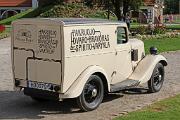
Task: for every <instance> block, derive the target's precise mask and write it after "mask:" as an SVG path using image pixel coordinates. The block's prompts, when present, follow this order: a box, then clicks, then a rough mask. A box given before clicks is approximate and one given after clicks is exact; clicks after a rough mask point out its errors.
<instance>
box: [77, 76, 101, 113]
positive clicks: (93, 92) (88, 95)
mask: <svg viewBox="0 0 180 120" xmlns="http://www.w3.org/2000/svg"><path fill="white" fill-rule="evenodd" d="M103 97H104V86H103V82H102V80H101V78H100V77H99V76H97V75H92V76H90V78H89V79H88V81H87V82H86V84H85V86H84V89H83V91H82V93H81V95H80V96H79V97H78V98H77V103H78V105H79V107H80V108H81V110H83V111H91V110H94V109H96V108H97V107H98V106H99V105H100V103H101V102H102V100H103Z"/></svg>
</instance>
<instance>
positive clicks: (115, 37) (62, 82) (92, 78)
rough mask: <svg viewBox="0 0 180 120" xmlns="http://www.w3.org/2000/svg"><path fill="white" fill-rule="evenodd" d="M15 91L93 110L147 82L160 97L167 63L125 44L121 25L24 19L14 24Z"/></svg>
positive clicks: (153, 50) (125, 31) (126, 39)
mask: <svg viewBox="0 0 180 120" xmlns="http://www.w3.org/2000/svg"><path fill="white" fill-rule="evenodd" d="M12 26H13V32H12V64H13V73H14V88H15V90H18V91H19V90H23V91H24V94H25V95H28V96H31V97H32V98H33V99H35V100H45V99H51V100H63V99H67V98H77V102H78V104H79V106H80V108H81V109H82V110H84V111H90V110H94V109H96V108H97V107H98V106H99V105H100V103H101V102H102V100H103V96H104V94H105V93H108V92H115V91H120V90H124V89H129V88H132V87H135V86H138V85H140V84H143V83H145V82H148V87H149V91H150V92H158V91H159V90H160V89H161V87H162V84H163V81H164V66H166V65H167V61H166V59H165V58H164V57H163V56H161V55H157V49H156V48H154V47H152V48H151V49H150V52H151V54H150V55H146V56H145V52H144V44H143V42H142V41H141V40H138V39H129V37H128V29H127V26H126V24H125V23H121V22H114V21H107V20H96V19H72V18H69V19H22V20H18V21H15V22H13V24H12Z"/></svg>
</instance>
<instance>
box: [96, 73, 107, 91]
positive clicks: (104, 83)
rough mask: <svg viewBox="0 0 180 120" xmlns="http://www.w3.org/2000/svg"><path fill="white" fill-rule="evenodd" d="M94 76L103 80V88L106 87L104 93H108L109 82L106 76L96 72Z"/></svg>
mask: <svg viewBox="0 0 180 120" xmlns="http://www.w3.org/2000/svg"><path fill="white" fill-rule="evenodd" d="M93 75H97V76H99V77H100V78H101V80H102V82H103V86H104V92H105V93H108V91H109V90H108V82H107V78H106V76H105V75H104V74H103V73H101V72H95V73H94V74H93Z"/></svg>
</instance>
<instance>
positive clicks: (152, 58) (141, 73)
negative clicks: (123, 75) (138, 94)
mask: <svg viewBox="0 0 180 120" xmlns="http://www.w3.org/2000/svg"><path fill="white" fill-rule="evenodd" d="M159 62H160V63H162V64H163V65H164V66H167V60H166V58H165V57H164V56H162V55H147V56H146V57H145V58H143V59H142V60H141V61H140V62H139V63H138V66H137V67H136V69H135V70H134V72H133V73H132V75H131V76H130V77H129V79H132V80H138V81H139V82H140V84H143V83H146V82H147V81H149V80H150V78H151V76H152V73H153V70H154V68H155V66H156V64H157V63H159Z"/></svg>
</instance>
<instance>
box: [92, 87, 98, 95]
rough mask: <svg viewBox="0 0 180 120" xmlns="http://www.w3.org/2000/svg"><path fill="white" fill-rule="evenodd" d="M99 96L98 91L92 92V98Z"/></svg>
mask: <svg viewBox="0 0 180 120" xmlns="http://www.w3.org/2000/svg"><path fill="white" fill-rule="evenodd" d="M96 96H97V89H93V90H92V97H96Z"/></svg>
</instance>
